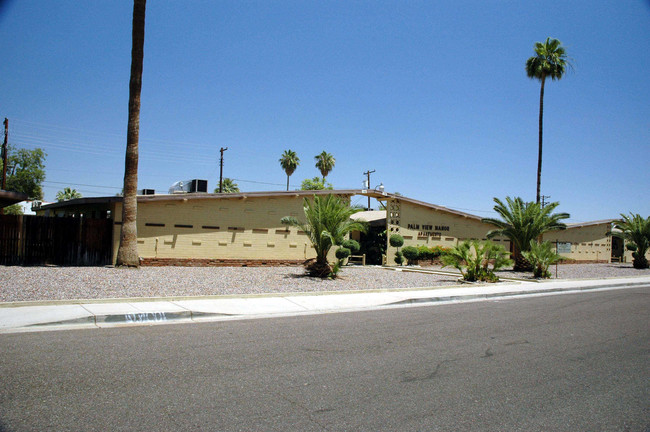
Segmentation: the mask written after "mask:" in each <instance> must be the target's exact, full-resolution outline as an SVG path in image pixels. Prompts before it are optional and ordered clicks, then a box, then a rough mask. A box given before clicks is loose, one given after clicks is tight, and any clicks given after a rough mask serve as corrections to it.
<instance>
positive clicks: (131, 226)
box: [116, 0, 147, 267]
mask: <svg viewBox="0 0 650 432" xmlns="http://www.w3.org/2000/svg"><path fill="white" fill-rule="evenodd" d="M146 3H147V0H134V1H133V32H132V36H131V39H132V46H131V79H130V81H129V122H128V126H127V134H126V158H125V163H124V197H123V198H122V231H121V233H120V246H119V248H118V250H117V260H116V264H117V265H118V266H126V267H139V266H140V260H139V258H138V230H137V225H136V222H137V213H138V202H137V192H138V140H139V135H140V91H141V89H142V60H143V58H144V15H145V9H146Z"/></svg>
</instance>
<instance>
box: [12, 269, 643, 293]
mask: <svg viewBox="0 0 650 432" xmlns="http://www.w3.org/2000/svg"><path fill="white" fill-rule="evenodd" d="M409 268H410V269H418V268H417V267H403V269H409ZM424 269H429V270H435V269H439V268H434V267H425V268H424ZM444 270H446V271H453V269H449V268H445V269H444ZM551 270H552V273H553V276H554V277H555V267H553V268H552V269H551ZM498 274H499V276H501V277H518V278H521V277H523V278H532V275H531V274H530V273H526V274H516V273H514V272H512V270H510V271H502V272H499V273H498ZM340 275H341V277H339V278H338V279H336V280H320V279H315V278H310V277H306V276H304V270H303V268H302V267H270V268H269V267H266V268H263V267H141V268H140V269H116V268H107V267H13V266H12V267H6V266H0V302H15V301H32V300H73V299H104V298H125V297H172V296H173V297H180V296H206V295H242V294H261V293H297V292H325V291H349V290H374V289H400V288H420V287H433V286H448V285H456V284H458V277H457V276H454V275H437V274H427V273H417V272H409V271H392V270H387V269H383V268H380V267H371V266H368V267H357V266H353V267H345V268H344V269H343V270H342V272H341V274H340ZM648 275H650V271H649V270H636V269H634V268H632V265H631V264H629V263H624V264H618V263H614V264H572V265H560V266H558V278H560V279H569V278H599V279H600V278H606V277H626V276H648Z"/></svg>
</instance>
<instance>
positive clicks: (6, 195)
mask: <svg viewBox="0 0 650 432" xmlns="http://www.w3.org/2000/svg"><path fill="white" fill-rule="evenodd" d="M28 198H29V197H28V196H27V195H26V194H24V193H20V192H12V191H6V190H0V208H4V207H7V206H10V205H12V204H16V203H19V202H21V201H25V200H27V199H28Z"/></svg>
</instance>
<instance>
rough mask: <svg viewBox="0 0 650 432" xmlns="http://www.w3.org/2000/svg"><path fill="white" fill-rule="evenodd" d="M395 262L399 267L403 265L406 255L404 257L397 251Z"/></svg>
mask: <svg viewBox="0 0 650 432" xmlns="http://www.w3.org/2000/svg"><path fill="white" fill-rule="evenodd" d="M395 262H396V263H397V264H399V265H402V263H403V262H404V255H402V252H400V251H397V252H395Z"/></svg>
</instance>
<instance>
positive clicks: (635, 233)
mask: <svg viewBox="0 0 650 432" xmlns="http://www.w3.org/2000/svg"><path fill="white" fill-rule="evenodd" d="M614 227H615V228H617V229H619V230H620V233H618V234H617V233H613V235H618V236H619V237H622V238H623V239H625V241H626V242H628V243H627V247H628V250H629V249H630V246H631V247H632V248H631V249H633V252H632V258H633V261H632V265H633V266H634V268H636V269H646V268H648V267H649V265H648V258H647V257H646V253H647V252H648V249H649V248H650V216H648V218H646V219H644V218H643V217H641V215H640V214H638V213H637V214H632V213H630V215H629V216H626V215H624V214H622V213H621V220H619V221H616V222H614Z"/></svg>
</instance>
